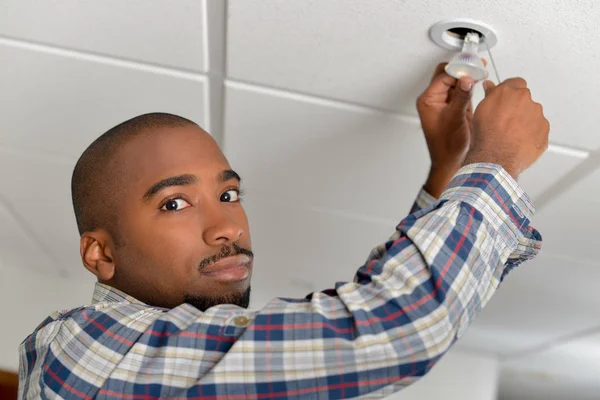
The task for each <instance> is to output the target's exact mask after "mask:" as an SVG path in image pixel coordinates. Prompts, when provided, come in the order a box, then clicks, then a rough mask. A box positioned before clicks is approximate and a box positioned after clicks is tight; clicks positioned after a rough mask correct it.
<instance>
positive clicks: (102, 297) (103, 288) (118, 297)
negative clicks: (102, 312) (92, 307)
mask: <svg viewBox="0 0 600 400" xmlns="http://www.w3.org/2000/svg"><path fill="white" fill-rule="evenodd" d="M124 302H125V303H133V304H141V305H146V304H145V303H142V302H141V301H139V300H138V299H136V298H135V297H132V296H130V295H128V294H127V293H125V292H122V291H120V290H119V289H115V288H114V287H112V286H108V285H105V284H103V283H100V282H96V286H95V288H94V296H93V297H92V304H98V303H124Z"/></svg>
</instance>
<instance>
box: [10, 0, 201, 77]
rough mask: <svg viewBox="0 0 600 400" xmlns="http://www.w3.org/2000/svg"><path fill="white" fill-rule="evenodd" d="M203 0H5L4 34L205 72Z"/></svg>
mask: <svg viewBox="0 0 600 400" xmlns="http://www.w3.org/2000/svg"><path fill="white" fill-rule="evenodd" d="M204 3H205V2H204V1H196V0H171V1H168V2H167V1H163V0H144V1H139V0H137V1H136V0H125V1H123V0H105V1H101V2H99V1H78V0H66V1H50V2H49V1H44V0H26V1H23V0H4V1H3V2H2V5H1V6H0V7H1V8H0V9H1V12H0V35H2V36H5V37H11V38H18V39H25V40H29V41H34V42H38V43H44V44H49V45H54V46H58V47H62V48H69V49H75V50H82V51H86V52H91V53H96V54H103V55H109V56H116V57H120V58H124V59H129V60H136V61H142V62H148V63H152V64H158V65H164V66H171V67H177V68H183V69H187V70H193V71H206V67H205V66H206V63H207V59H206V55H205V52H206V48H205V39H206V38H205V34H204V32H205V27H204V26H203V23H204V21H205V18H204Z"/></svg>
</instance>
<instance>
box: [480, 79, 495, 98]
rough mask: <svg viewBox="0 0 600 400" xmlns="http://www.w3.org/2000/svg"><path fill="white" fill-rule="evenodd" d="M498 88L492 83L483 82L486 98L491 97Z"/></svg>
mask: <svg viewBox="0 0 600 400" xmlns="http://www.w3.org/2000/svg"><path fill="white" fill-rule="evenodd" d="M495 88H496V84H495V83H494V82H492V81H484V82H483V90H484V92H485V96H486V97H487V96H489V95H490V93H492V92H493V91H494V89H495Z"/></svg>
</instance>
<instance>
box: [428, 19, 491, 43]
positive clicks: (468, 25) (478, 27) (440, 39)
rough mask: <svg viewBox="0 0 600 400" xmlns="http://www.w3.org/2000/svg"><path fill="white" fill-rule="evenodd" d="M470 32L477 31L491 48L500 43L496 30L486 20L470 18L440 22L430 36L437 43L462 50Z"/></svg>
mask: <svg viewBox="0 0 600 400" xmlns="http://www.w3.org/2000/svg"><path fill="white" fill-rule="evenodd" d="M468 33H476V34H477V35H479V37H480V39H481V40H480V43H482V44H483V43H484V42H485V44H487V46H488V47H489V48H490V49H491V48H492V47H494V46H495V45H496V44H497V43H498V37H497V35H496V31H495V30H494V28H492V27H491V26H490V25H488V24H486V23H485V22H481V21H477V20H474V19H469V18H455V19H449V20H446V21H441V22H438V23H437V24H435V25H433V26H432V27H431V29H430V30H429V36H430V37H431V40H433V42H434V43H435V44H437V45H438V46H440V47H443V48H445V49H448V50H453V51H460V50H461V49H462V48H463V45H464V39H465V37H466V36H467V34H468Z"/></svg>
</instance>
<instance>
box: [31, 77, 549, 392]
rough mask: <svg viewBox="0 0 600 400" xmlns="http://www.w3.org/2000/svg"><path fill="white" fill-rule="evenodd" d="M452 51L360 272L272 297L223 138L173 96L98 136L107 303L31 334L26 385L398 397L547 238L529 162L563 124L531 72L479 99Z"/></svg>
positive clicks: (422, 108) (83, 226) (93, 191)
mask: <svg viewBox="0 0 600 400" xmlns="http://www.w3.org/2000/svg"><path fill="white" fill-rule="evenodd" d="M443 67H444V65H440V66H439V67H438V69H437V70H436V72H435V74H434V78H433V80H432V82H431V84H430V86H429V87H428V88H427V90H426V91H425V92H424V93H423V95H422V96H421V97H420V98H419V100H418V110H419V115H420V118H421V121H422V126H423V130H424V133H425V137H426V139H427V144H428V147H429V152H430V155H431V159H432V166H431V172H430V176H429V178H428V180H427V182H426V183H425V185H424V190H423V191H422V192H421V194H420V195H419V197H418V199H417V201H416V203H415V207H414V208H413V211H412V213H411V214H410V215H409V216H408V217H406V218H405V219H404V220H403V221H402V222H400V224H399V225H398V227H397V229H396V232H395V233H394V234H393V236H392V237H391V238H390V239H389V241H388V242H386V243H385V244H383V245H381V246H379V247H377V248H376V249H375V250H374V251H373V252H372V253H371V255H370V256H369V257H368V259H367V261H366V263H365V264H364V265H363V266H362V267H361V268H360V269H359V270H358V272H357V274H356V278H355V280H354V282H348V283H344V284H338V285H336V288H335V289H330V290H327V291H324V292H321V293H313V294H311V295H309V296H307V298H305V299H298V300H288V299H275V300H273V301H272V302H270V303H269V304H267V305H266V306H265V307H264V308H263V309H261V310H258V311H249V310H247V309H246V307H247V306H248V302H249V295H250V277H251V275H252V269H253V264H252V260H253V255H252V251H251V241H250V234H249V229H248V221H247V219H246V215H245V214H244V211H243V209H242V206H241V204H240V202H239V198H240V178H239V176H238V175H237V174H236V173H235V172H234V171H233V170H232V169H231V167H230V165H229V164H228V162H227V160H226V159H225V157H224V156H223V154H222V153H221V151H220V149H219V148H218V146H217V144H216V143H215V142H214V141H213V139H212V138H211V137H210V136H209V135H208V134H207V133H206V132H204V131H203V130H202V129H201V128H199V127H198V126H197V125H195V124H193V123H192V122H190V121H187V120H184V119H182V118H180V117H176V116H172V115H167V114H149V115H144V116H140V117H137V118H134V119H132V120H130V121H127V122H124V123H123V124H121V125H119V126H117V127H115V128H113V129H111V130H110V131H108V132H107V133H106V134H104V135H103V136H101V137H100V138H99V139H97V140H96V141H95V142H94V143H93V144H92V145H90V147H89V148H88V149H87V150H86V151H85V152H84V154H83V155H82V156H81V158H80V160H79V161H78V163H77V165H76V167H75V170H74V173H73V180H72V184H73V185H72V190H73V203H74V208H75V214H76V217H77V223H78V227H79V231H80V233H81V246H80V249H81V258H82V260H83V264H84V265H85V267H86V268H87V269H88V270H90V271H91V272H92V273H93V274H94V275H96V277H97V278H98V284H97V286H96V290H95V293H94V297H93V304H92V305H88V306H83V307H79V308H76V309H74V310H71V311H67V312H63V313H56V314H54V315H52V316H50V317H49V318H48V319H46V320H45V321H44V322H43V323H42V324H41V325H40V326H39V327H38V328H37V329H36V330H35V331H34V332H33V334H32V335H31V336H29V337H28V338H27V339H26V340H25V341H24V342H23V344H22V345H21V348H20V354H21V366H20V378H21V384H20V395H21V397H23V398H38V397H43V398H60V397H65V398H67V397H68V398H83V399H91V398H97V399H103V398H118V399H156V398H178V399H182V398H197V399H216V398H227V399H259V398H260V399H271V398H287V397H290V398H319V399H333V398H351V397H357V396H367V395H368V396H372V397H381V396H383V395H387V394H390V393H392V392H394V391H397V390H400V389H401V388H403V387H405V386H407V385H409V384H410V383H412V382H414V381H415V380H417V379H418V378H420V377H422V376H423V375H424V374H426V373H427V372H428V371H429V370H430V368H431V367H432V366H433V365H434V364H435V363H436V362H437V361H438V360H439V359H440V357H442V356H443V355H444V354H445V352H446V351H447V350H448V349H449V348H450V346H451V345H452V344H453V343H454V342H455V341H456V339H457V338H458V337H459V336H460V335H461V334H462V332H463V331H464V329H465V327H466V326H467V325H468V324H469V322H470V321H471V320H472V318H473V316H474V314H475V313H476V312H477V311H478V310H479V309H481V308H482V306H484V305H485V303H487V301H488V300H489V299H490V297H491V296H492V295H493V294H494V292H495V290H496V288H497V287H498V285H499V283H500V281H501V279H502V278H503V277H504V276H505V275H506V273H507V272H508V271H509V270H511V269H513V268H514V267H516V266H518V265H519V264H520V263H522V262H523V261H525V260H527V259H530V258H533V257H534V256H535V255H536V253H537V252H538V251H539V248H540V245H541V237H540V236H539V234H538V232H537V231H535V230H534V229H533V228H532V227H531V226H530V225H529V221H530V218H531V215H532V213H533V207H532V204H531V202H530V200H529V198H528V197H527V195H526V194H525V193H524V192H523V191H522V190H521V188H520V187H519V186H518V185H517V183H516V179H517V177H518V175H519V174H520V173H521V172H522V171H523V170H524V169H526V168H527V167H529V166H530V165H531V164H532V163H533V162H534V161H535V160H536V159H537V158H538V157H539V156H540V155H541V154H542V153H543V151H544V150H545V149H546V147H547V142H548V132H549V125H548V121H547V120H546V119H545V118H544V116H543V112H542V108H541V106H540V105H539V104H537V103H534V102H533V100H532V99H531V95H530V92H529V90H528V89H527V84H526V82H525V81H523V80H522V79H511V80H508V81H506V82H504V83H502V84H501V85H498V87H495V86H494V85H493V84H492V83H491V82H485V83H484V89H485V91H486V99H485V100H484V101H483V102H482V103H481V104H480V105H479V107H478V109H477V112H476V113H475V114H474V115H473V113H472V107H471V105H470V103H471V101H470V98H471V92H472V87H473V85H474V82H473V81H472V80H470V79H469V78H462V79H461V80H460V81H458V82H457V81H456V80H455V79H454V78H451V77H450V76H448V75H446V74H445V73H444V72H443ZM452 178H453V179H452ZM451 179H452V181H451V182H450V180H451ZM438 197H439V199H438ZM324 267H325V266H324Z"/></svg>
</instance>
